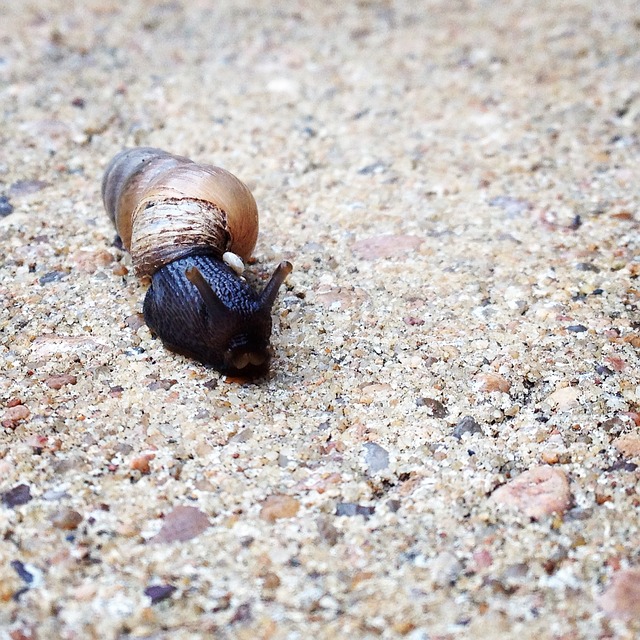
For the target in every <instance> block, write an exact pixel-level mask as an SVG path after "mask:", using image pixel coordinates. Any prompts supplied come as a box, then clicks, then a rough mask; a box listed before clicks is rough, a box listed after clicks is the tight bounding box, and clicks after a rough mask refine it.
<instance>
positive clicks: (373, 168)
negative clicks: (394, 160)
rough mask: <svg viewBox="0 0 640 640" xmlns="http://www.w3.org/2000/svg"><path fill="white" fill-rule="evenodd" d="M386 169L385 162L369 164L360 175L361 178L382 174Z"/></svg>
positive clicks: (360, 171) (361, 170)
mask: <svg viewBox="0 0 640 640" xmlns="http://www.w3.org/2000/svg"><path fill="white" fill-rule="evenodd" d="M386 168H387V166H386V165H385V164H384V163H383V162H374V163H373V164H368V165H367V166H366V167H362V169H360V170H359V171H358V173H359V174H360V175H361V176H368V175H371V174H372V173H382V172H383V171H385V170H386Z"/></svg>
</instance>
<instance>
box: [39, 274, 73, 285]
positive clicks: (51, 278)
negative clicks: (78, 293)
mask: <svg viewBox="0 0 640 640" xmlns="http://www.w3.org/2000/svg"><path fill="white" fill-rule="evenodd" d="M66 275H67V274H66V273H64V271H49V272H47V273H45V274H44V275H43V276H42V277H41V278H40V279H39V280H38V282H39V283H40V284H41V285H45V284H49V283H50V282H58V281H60V280H63V279H64V278H65V277H66Z"/></svg>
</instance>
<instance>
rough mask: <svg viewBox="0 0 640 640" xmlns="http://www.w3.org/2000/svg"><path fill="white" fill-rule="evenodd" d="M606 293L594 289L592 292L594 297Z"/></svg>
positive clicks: (602, 290)
mask: <svg viewBox="0 0 640 640" xmlns="http://www.w3.org/2000/svg"><path fill="white" fill-rule="evenodd" d="M603 293H604V289H594V290H593V291H592V292H591V295H592V296H601V295H602V294H603Z"/></svg>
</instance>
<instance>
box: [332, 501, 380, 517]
mask: <svg viewBox="0 0 640 640" xmlns="http://www.w3.org/2000/svg"><path fill="white" fill-rule="evenodd" d="M375 510H376V508H375V507H365V506H363V505H361V504H355V502H339V503H338V504H337V505H336V515H337V516H348V517H352V516H364V517H365V518H369V517H370V516H371V515H373V513H374V512H375Z"/></svg>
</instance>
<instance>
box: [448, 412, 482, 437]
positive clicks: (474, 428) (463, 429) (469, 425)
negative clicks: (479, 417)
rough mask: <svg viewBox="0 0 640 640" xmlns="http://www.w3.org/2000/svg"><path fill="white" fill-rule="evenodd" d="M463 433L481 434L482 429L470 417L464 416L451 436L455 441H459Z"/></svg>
mask: <svg viewBox="0 0 640 640" xmlns="http://www.w3.org/2000/svg"><path fill="white" fill-rule="evenodd" d="M465 433H468V434H469V435H473V434H474V433H482V427H481V426H480V425H479V424H478V423H477V422H476V421H475V419H474V418H472V417H471V416H464V417H463V418H461V419H460V420H459V421H458V424H457V425H456V426H455V427H454V428H453V433H452V434H451V435H452V436H453V437H454V438H456V439H457V440H460V439H461V438H462V436H463V435H464V434H465Z"/></svg>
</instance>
